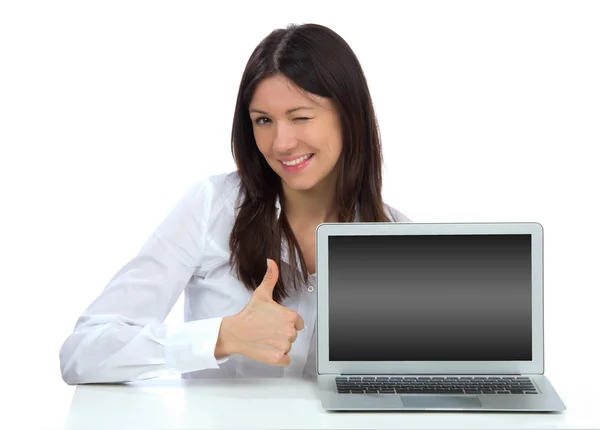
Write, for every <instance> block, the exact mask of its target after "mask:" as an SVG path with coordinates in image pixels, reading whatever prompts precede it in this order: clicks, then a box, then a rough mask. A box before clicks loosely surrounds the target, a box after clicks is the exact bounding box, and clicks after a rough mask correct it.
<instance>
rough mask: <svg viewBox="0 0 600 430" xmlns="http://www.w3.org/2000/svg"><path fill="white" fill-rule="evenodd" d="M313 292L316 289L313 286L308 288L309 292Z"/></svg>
mask: <svg viewBox="0 0 600 430" xmlns="http://www.w3.org/2000/svg"><path fill="white" fill-rule="evenodd" d="M313 291H315V288H314V287H313V286H312V285H309V286H308V292H309V293H312V292H313Z"/></svg>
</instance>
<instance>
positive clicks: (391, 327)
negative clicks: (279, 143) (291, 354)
mask: <svg viewBox="0 0 600 430" xmlns="http://www.w3.org/2000/svg"><path fill="white" fill-rule="evenodd" d="M317 294H318V295H317V308H318V313H317V315H318V317H317V377H318V384H319V391H320V398H321V403H322V405H323V408H324V409H326V410H421V411H422V410H426V411H433V410H440V411H448V410H450V411H451V410H460V411H469V410H471V411H523V412H525V411H527V412H541V411H546V412H552V411H554V412H556V411H562V410H565V409H566V407H565V405H564V403H563V402H562V400H561V399H560V397H559V396H558V394H557V392H556V391H555V390H554V388H553V387H552V385H551V383H550V381H549V380H548V379H547V378H546V376H544V344H543V341H544V339H543V334H544V332H543V228H542V226H541V225H540V224H538V223H442V224H440V223H326V224H321V225H320V226H319V227H318V228H317Z"/></svg>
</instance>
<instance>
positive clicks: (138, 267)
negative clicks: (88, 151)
mask: <svg viewBox="0 0 600 430" xmlns="http://www.w3.org/2000/svg"><path fill="white" fill-rule="evenodd" d="M212 193H213V189H212V186H211V183H210V181H209V180H207V179H204V180H201V181H198V182H196V183H195V184H194V185H193V186H192V187H190V188H189V189H188V190H187V191H186V193H185V194H184V195H183V197H182V198H181V199H180V200H179V201H178V202H177V204H176V205H175V206H174V207H173V208H172V209H171V211H170V212H169V214H168V215H167V216H166V218H165V219H164V220H163V221H162V222H161V223H160V225H159V226H158V227H157V229H156V230H155V231H154V232H153V234H152V235H151V236H150V238H149V239H148V240H147V242H146V243H145V244H144V246H143V247H142V249H141V250H140V251H139V253H138V254H137V255H136V256H135V257H134V258H133V259H132V260H131V261H129V262H128V263H127V264H126V265H124V266H123V267H122V268H121V269H120V270H119V271H118V272H117V273H116V274H115V275H114V276H113V278H112V279H111V280H110V281H109V282H108V285H106V287H105V288H104V290H103V292H102V293H101V294H100V296H99V297H97V298H96V299H95V300H94V301H93V302H92V303H91V305H90V306H89V307H88V308H87V309H86V310H85V311H84V312H83V314H82V315H81V316H80V317H79V318H78V320H77V322H76V324H75V328H74V330H73V333H72V334H70V335H69V336H68V337H67V339H66V340H65V341H64V343H63V345H62V347H61V349H60V352H59V358H60V367H61V373H62V378H63V380H64V381H65V382H66V383H67V384H69V385H75V384H85V383H119V382H128V381H135V380H141V379H149V378H154V377H159V376H166V375H169V374H175V373H183V372H189V371H198V370H203V369H214V368H218V367H219V364H220V363H222V362H224V361H226V360H227V359H228V357H225V358H224V359H222V360H219V361H217V360H216V359H215V357H214V349H215V346H216V341H217V337H218V333H219V329H220V325H221V320H222V318H211V319H207V320H200V321H192V322H187V323H181V324H174V325H169V326H167V325H165V324H163V322H164V320H165V318H166V317H167V315H168V314H169V312H170V311H171V309H172V308H173V306H174V305H175V303H176V301H177V299H178V298H179V296H180V295H181V293H182V291H183V289H184V288H185V287H186V285H187V283H188V282H189V280H190V279H191V277H192V275H193V273H194V270H195V269H196V268H197V266H198V264H199V262H201V261H202V254H203V251H204V244H205V242H206V234H207V226H208V222H209V214H210V210H211V204H210V202H211V200H212Z"/></svg>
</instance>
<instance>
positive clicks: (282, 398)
mask: <svg viewBox="0 0 600 430" xmlns="http://www.w3.org/2000/svg"><path fill="white" fill-rule="evenodd" d="M548 376H549V378H550V381H551V382H552V384H553V385H554V387H555V388H556V390H557V391H558V393H559V395H560V396H561V398H562V399H563V401H564V402H565V404H566V406H567V411H565V412H564V413H552V414H548V413H493V412H492V413H490V412H468V413H463V412H450V413H448V412H430V413H425V412H423V413H421V412H327V411H324V410H323V409H322V408H321V403H320V401H319V399H318V392H317V385H316V383H315V382H312V381H308V380H301V379H234V380H223V379H204V380H201V379H200V380H180V379H155V380H147V381H143V382H134V383H129V384H123V385H81V386H78V387H77V389H76V391H75V395H74V397H73V401H72V404H71V409H70V411H69V415H68V417H67V422H66V425H65V428H68V429H72V428H80V429H90V430H91V429H117V428H127V429H137V428H143V429H153V428H163V429H164V428H173V429H191V428H193V429H205V428H206V429H208V428H210V429H220V428H229V429H232V428H244V429H270V428H278V429H288V428H290V429H291V428H293V429H304V428H306V429H317V428H318V429H329V428H336V429H339V428H344V429H354V428H361V429H365V428H372V429H376V428H377V429H390V428H394V429H399V428H427V429H448V428H450V429H459V428H460V429H472V428H478V429H517V428H518V429H530V428H531V429H534V428H535V429H542V428H544V429H545V428H552V429H563V428H564V429H592V428H594V429H600V413H599V412H598V410H600V395H599V394H598V392H599V389H598V387H600V384H599V382H600V379H599V378H597V377H593V378H592V379H588V380H587V381H582V380H581V378H579V377H575V378H564V379H562V378H561V379H559V378H553V377H551V376H550V375H548ZM583 387H586V388H585V389H584V388H583Z"/></svg>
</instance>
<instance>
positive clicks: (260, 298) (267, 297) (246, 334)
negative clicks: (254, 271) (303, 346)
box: [218, 259, 304, 366]
mask: <svg viewBox="0 0 600 430" xmlns="http://www.w3.org/2000/svg"><path fill="white" fill-rule="evenodd" d="M278 277H279V268H278V267H277V263H275V262H274V261H273V260H269V259H267V272H266V274H265V277H264V278H263V281H262V282H261V284H260V285H259V286H258V287H257V288H256V290H254V293H253V295H252V297H251V299H250V301H249V302H248V304H247V305H246V307H245V308H244V309H243V310H242V311H241V312H240V313H238V314H237V315H234V316H232V317H226V318H224V319H223V322H222V325H221V331H220V333H219V341H220V343H221V345H224V344H227V345H228V348H227V353H229V354H241V355H243V356H245V357H248V358H250V359H252V360H256V361H260V362H262V363H266V364H270V365H272V366H287V365H288V364H290V356H289V355H288V353H289V352H290V349H291V348H292V343H294V341H295V340H296V338H297V336H298V331H299V330H302V329H303V328H304V320H303V319H302V317H301V316H300V315H299V314H298V313H296V312H294V311H293V310H291V309H288V308H286V307H284V306H281V305H280V304H278V303H277V302H275V301H274V300H273V289H274V288H275V284H276V283H277V278H278ZM219 341H218V344H219ZM224 350H225V349H222V351H224Z"/></svg>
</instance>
